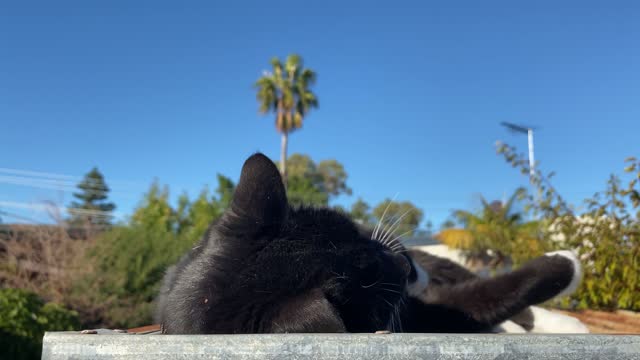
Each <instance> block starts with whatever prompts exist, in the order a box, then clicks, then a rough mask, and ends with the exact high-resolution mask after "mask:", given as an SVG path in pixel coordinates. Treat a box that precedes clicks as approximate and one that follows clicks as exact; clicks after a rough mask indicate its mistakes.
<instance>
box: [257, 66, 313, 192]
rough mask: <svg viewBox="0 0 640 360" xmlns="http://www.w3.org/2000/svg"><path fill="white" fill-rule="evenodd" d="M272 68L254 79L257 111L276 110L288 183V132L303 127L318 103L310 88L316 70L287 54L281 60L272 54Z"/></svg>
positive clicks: (283, 174)
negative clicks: (308, 115)
mask: <svg viewBox="0 0 640 360" xmlns="http://www.w3.org/2000/svg"><path fill="white" fill-rule="evenodd" d="M271 66H272V68H273V71H271V72H268V71H265V73H264V74H263V76H262V77H261V78H259V79H258V80H257V81H256V83H255V85H254V86H255V88H256V89H257V91H258V93H257V99H258V102H259V111H260V113H262V114H267V113H269V112H273V113H275V115H276V116H275V126H276V130H277V131H278V132H279V133H280V134H281V137H282V143H281V147H280V171H282V177H283V181H284V183H285V186H286V185H287V164H286V159H287V144H288V138H289V134H290V133H292V132H293V131H295V130H297V129H300V128H301V127H302V121H303V119H304V117H305V116H306V115H307V113H308V112H309V110H311V109H312V108H316V107H318V99H317V97H316V95H315V94H314V93H313V92H311V90H310V89H309V87H310V86H312V85H313V84H314V83H315V81H316V73H315V72H314V71H313V70H311V69H308V68H304V67H303V62H302V58H301V57H300V56H299V55H296V54H292V55H289V56H288V57H287V58H286V60H285V62H284V64H283V63H282V62H281V61H280V59H278V58H277V57H274V58H273V59H271Z"/></svg>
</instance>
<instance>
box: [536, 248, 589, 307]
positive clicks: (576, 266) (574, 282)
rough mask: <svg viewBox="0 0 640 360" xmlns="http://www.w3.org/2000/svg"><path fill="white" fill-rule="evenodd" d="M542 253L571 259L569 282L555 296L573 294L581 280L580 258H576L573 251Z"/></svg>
mask: <svg viewBox="0 0 640 360" xmlns="http://www.w3.org/2000/svg"><path fill="white" fill-rule="evenodd" d="M544 255H545V256H555V255H558V256H562V257H564V258H566V259H568V260H569V261H571V264H572V265H573V276H572V277H571V282H570V283H569V285H568V286H567V287H566V288H565V289H564V290H562V291H561V292H560V293H559V294H558V295H556V297H562V296H566V295H571V294H573V292H574V291H576V289H578V286H579V285H580V280H582V266H581V265H580V260H578V257H577V256H576V254H575V253H574V252H573V251H569V250H561V251H554V252H550V253H546V254H544Z"/></svg>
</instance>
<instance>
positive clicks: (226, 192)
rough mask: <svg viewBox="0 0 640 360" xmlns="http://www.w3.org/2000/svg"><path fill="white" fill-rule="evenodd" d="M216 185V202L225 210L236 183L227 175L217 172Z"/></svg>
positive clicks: (229, 203)
mask: <svg viewBox="0 0 640 360" xmlns="http://www.w3.org/2000/svg"><path fill="white" fill-rule="evenodd" d="M217 178H218V187H217V188H216V194H217V195H218V204H219V206H220V208H221V210H222V211H224V210H226V209H227V208H228V207H229V205H231V199H232V198H233V192H234V191H235V189H236V184H234V183H233V181H232V180H231V179H229V178H228V177H226V176H224V175H222V174H218V175H217Z"/></svg>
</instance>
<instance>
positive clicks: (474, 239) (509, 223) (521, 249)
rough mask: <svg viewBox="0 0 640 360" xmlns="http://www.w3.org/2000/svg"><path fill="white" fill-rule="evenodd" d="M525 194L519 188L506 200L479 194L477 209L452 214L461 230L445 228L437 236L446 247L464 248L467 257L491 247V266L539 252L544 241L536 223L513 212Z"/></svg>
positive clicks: (525, 257)
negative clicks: (491, 198)
mask: <svg viewBox="0 0 640 360" xmlns="http://www.w3.org/2000/svg"><path fill="white" fill-rule="evenodd" d="M524 194H525V189H524V188H520V189H518V190H516V192H514V194H513V195H511V197H510V198H509V199H508V200H507V201H506V202H504V203H503V202H500V201H492V202H489V201H487V200H486V199H485V198H484V197H481V199H480V200H481V201H482V208H481V209H480V211H479V212H477V213H474V212H469V211H465V210H458V211H455V212H454V213H453V217H454V218H455V219H456V220H457V221H458V222H459V223H460V224H461V225H462V229H460V228H458V229H445V230H442V231H441V232H440V234H438V235H437V238H438V239H439V240H440V241H442V242H443V243H445V244H446V245H448V246H451V247H455V248H459V249H462V250H465V251H466V252H467V254H468V255H469V256H470V257H478V258H480V257H482V256H483V255H485V254H486V253H487V251H488V250H490V251H491V252H492V253H493V256H492V257H493V261H492V262H493V265H494V266H497V265H500V264H502V263H503V262H504V261H505V259H506V258H508V257H509V258H511V259H512V260H513V261H514V262H516V263H520V262H522V261H524V260H526V259H527V258H530V257H533V256H535V255H538V254H540V253H541V252H542V250H543V247H544V246H543V244H542V243H541V242H540V238H539V236H538V234H537V232H538V230H539V228H540V224H539V223H538V222H524V221H523V218H522V214H521V213H518V212H514V211H513V206H514V204H515V203H516V201H517V200H518V199H520V198H521V197H522V196H524Z"/></svg>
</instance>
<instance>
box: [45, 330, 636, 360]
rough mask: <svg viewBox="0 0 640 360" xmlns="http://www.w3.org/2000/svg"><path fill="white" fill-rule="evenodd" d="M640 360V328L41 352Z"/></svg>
mask: <svg viewBox="0 0 640 360" xmlns="http://www.w3.org/2000/svg"><path fill="white" fill-rule="evenodd" d="M167 358H170V359H283V358H286V359H375V360H384V359H434V360H439V359H501V360H508V359H514V360H515V359H518V360H520V359H576V360H587V359H607V360H609V359H611V360H614V359H629V360H631V359H634V360H637V359H640V335H582V334H581V335H549V334H545V335H520V334H517V335H515V334H512V335H495V334H456V335H452V334H386V335H384V334H321V335H317V334H286V335H275V334H270V335H130V334H118V335H115V334H113V333H109V334H107V335H86V334H85V335H80V334H79V333H70V332H50V333H46V334H45V336H44V346H43V352H42V359H46V360H58V359H136V360H138V359H154V360H157V359H167Z"/></svg>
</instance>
